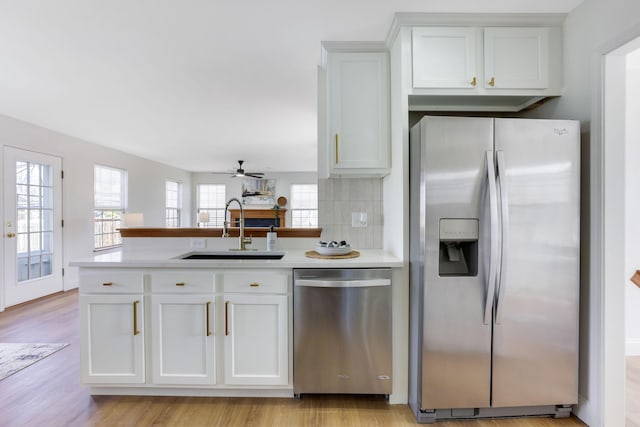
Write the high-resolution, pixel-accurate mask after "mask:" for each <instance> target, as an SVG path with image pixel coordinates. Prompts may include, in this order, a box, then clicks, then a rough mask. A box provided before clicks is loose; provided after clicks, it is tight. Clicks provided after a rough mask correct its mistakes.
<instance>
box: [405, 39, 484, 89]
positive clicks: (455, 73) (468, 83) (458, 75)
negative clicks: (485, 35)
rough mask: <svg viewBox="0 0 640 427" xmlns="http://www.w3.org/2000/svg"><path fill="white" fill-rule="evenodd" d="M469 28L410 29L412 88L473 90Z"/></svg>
mask: <svg viewBox="0 0 640 427" xmlns="http://www.w3.org/2000/svg"><path fill="white" fill-rule="evenodd" d="M477 33H478V29H476V28H473V27H467V28H465V27H429V28H414V29H413V30H412V58H413V64H412V65H413V87H414V88H465V89H473V88H474V87H476V85H478V84H479V82H478V74H477V68H476V67H477V51H476V37H477Z"/></svg>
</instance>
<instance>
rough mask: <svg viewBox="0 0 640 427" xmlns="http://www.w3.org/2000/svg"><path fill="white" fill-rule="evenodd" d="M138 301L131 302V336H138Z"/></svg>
mask: <svg viewBox="0 0 640 427" xmlns="http://www.w3.org/2000/svg"><path fill="white" fill-rule="evenodd" d="M139 303H140V301H137V300H136V301H134V302H133V335H138V334H139V333H140V331H139V330H138V304H139Z"/></svg>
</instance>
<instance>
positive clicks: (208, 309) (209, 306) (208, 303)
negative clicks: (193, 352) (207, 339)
mask: <svg viewBox="0 0 640 427" xmlns="http://www.w3.org/2000/svg"><path fill="white" fill-rule="evenodd" d="M210 310H211V301H207V311H206V314H207V336H211V327H210V326H209V311H210Z"/></svg>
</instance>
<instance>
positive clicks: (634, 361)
mask: <svg viewBox="0 0 640 427" xmlns="http://www.w3.org/2000/svg"><path fill="white" fill-rule="evenodd" d="M625 391H626V405H627V408H626V410H627V422H626V423H625V425H626V427H640V356H628V357H627V388H626V390H625Z"/></svg>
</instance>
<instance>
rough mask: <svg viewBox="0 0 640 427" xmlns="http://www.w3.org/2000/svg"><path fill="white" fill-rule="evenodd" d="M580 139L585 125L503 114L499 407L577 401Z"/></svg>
mask: <svg viewBox="0 0 640 427" xmlns="http://www.w3.org/2000/svg"><path fill="white" fill-rule="evenodd" d="M579 135H580V133H579V124H578V122H575V121H552V120H523V119H496V120H495V138H496V142H495V148H496V157H497V166H498V180H499V185H498V187H499V189H500V190H501V208H502V212H503V214H504V217H503V218H502V226H503V229H502V241H503V242H502V244H503V246H502V266H501V271H500V275H499V280H498V289H497V299H496V305H495V325H494V338H493V346H494V347H493V389H492V406H494V407H505V406H531V405H553V404H573V403H576V402H577V398H578V396H577V393H578V375H577V373H578V296H579V295H578V292H579V253H580V211H579V205H580V199H579V197H580V191H579V190H580V189H579V185H580V180H579V179H580V175H579V172H580V164H579V159H580V157H579V144H580V137H579Z"/></svg>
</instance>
